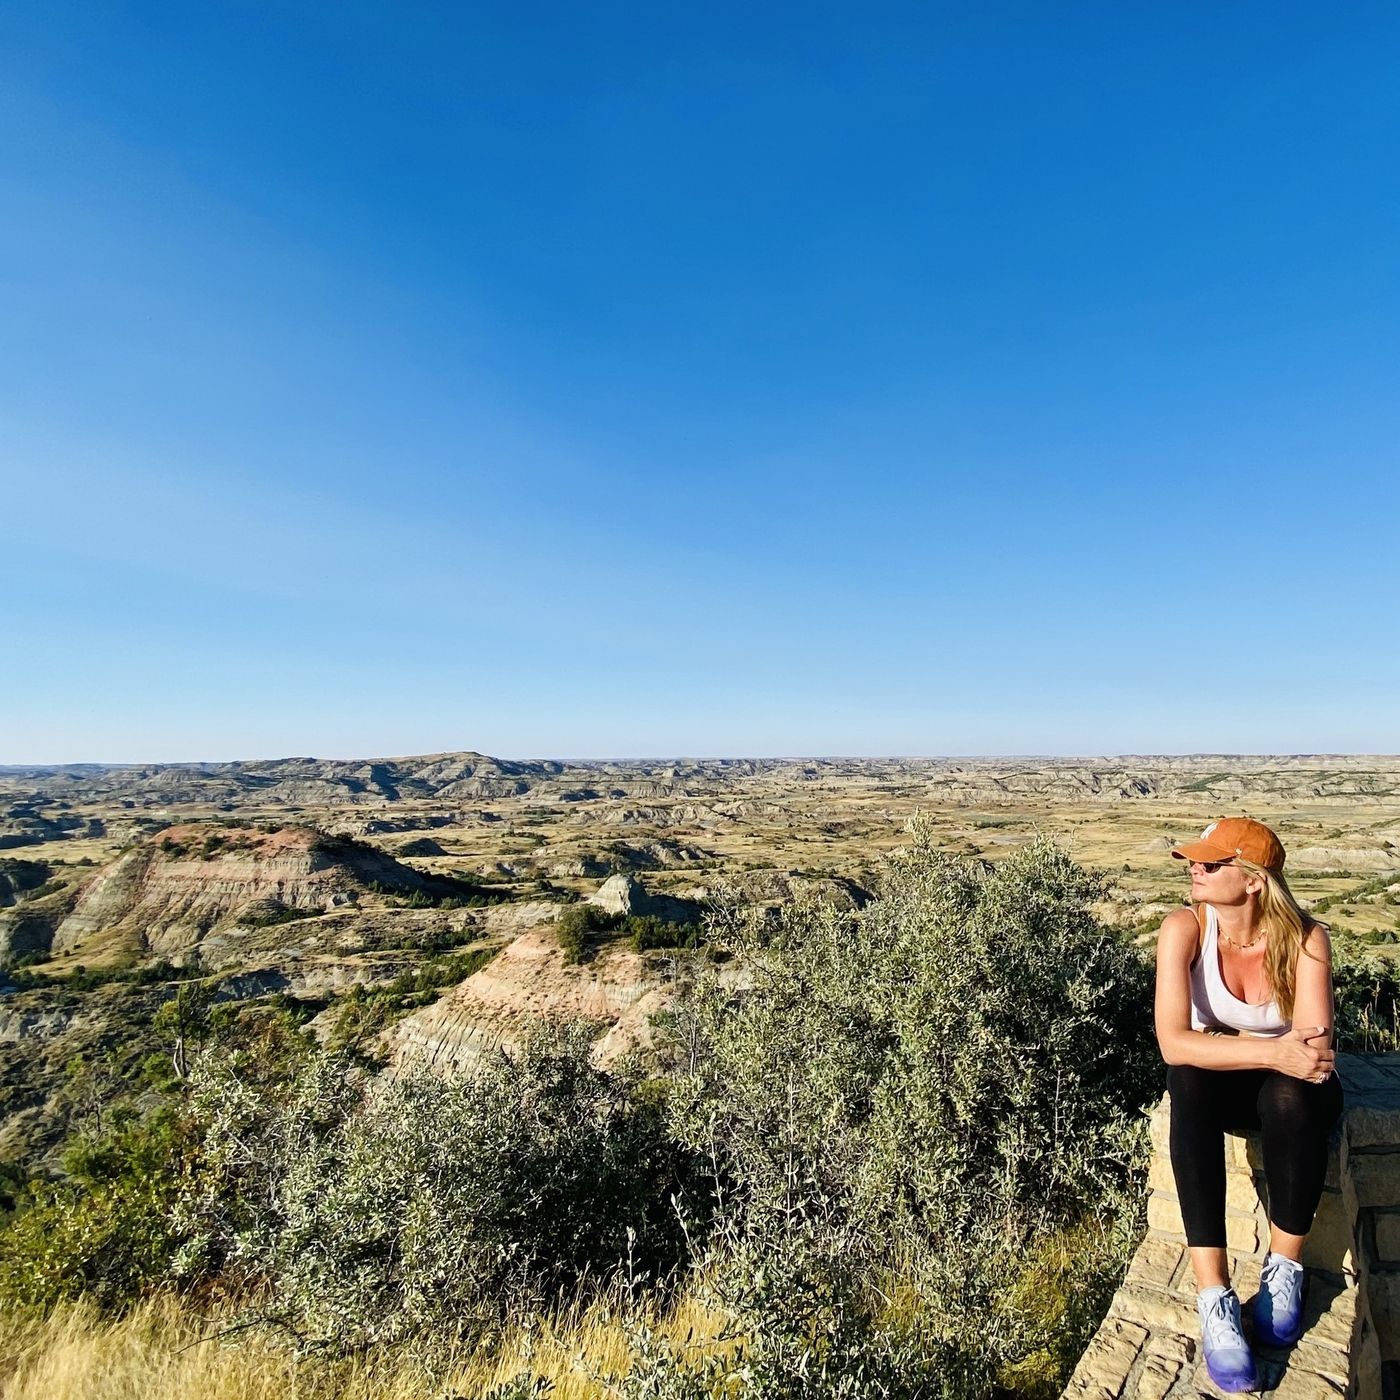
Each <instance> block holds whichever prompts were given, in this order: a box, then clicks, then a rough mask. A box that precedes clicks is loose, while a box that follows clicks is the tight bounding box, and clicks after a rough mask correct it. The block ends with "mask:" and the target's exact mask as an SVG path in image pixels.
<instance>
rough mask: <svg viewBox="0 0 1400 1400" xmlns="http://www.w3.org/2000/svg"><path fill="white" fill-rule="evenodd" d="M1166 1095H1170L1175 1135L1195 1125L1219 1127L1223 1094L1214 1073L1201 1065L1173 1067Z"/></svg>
mask: <svg viewBox="0 0 1400 1400" xmlns="http://www.w3.org/2000/svg"><path fill="white" fill-rule="evenodd" d="M1167 1093H1168V1094H1170V1095H1171V1101H1172V1131H1173V1134H1174V1135H1179V1134H1180V1133H1181V1132H1182V1131H1183V1129H1186V1128H1190V1127H1194V1126H1201V1127H1215V1126H1217V1123H1218V1120H1219V1116H1220V1094H1219V1084H1218V1082H1217V1081H1216V1078H1215V1077H1214V1072H1213V1071H1211V1070H1208V1069H1202V1068H1201V1067H1200V1066H1199V1065H1171V1066H1170V1067H1169V1068H1168V1070H1167Z"/></svg>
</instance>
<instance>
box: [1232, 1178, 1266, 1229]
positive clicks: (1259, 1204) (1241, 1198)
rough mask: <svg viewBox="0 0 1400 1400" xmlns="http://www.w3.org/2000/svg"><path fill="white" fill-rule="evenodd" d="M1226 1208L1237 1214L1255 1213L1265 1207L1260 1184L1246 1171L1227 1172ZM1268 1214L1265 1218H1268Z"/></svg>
mask: <svg viewBox="0 0 1400 1400" xmlns="http://www.w3.org/2000/svg"><path fill="white" fill-rule="evenodd" d="M1225 1209H1226V1211H1228V1212H1232V1213H1233V1214H1235V1215H1254V1214H1256V1213H1257V1212H1259V1211H1261V1210H1263V1209H1264V1202H1263V1200H1262V1198H1261V1194H1260V1186H1259V1184H1258V1183H1257V1182H1256V1181H1255V1180H1254V1177H1253V1176H1252V1175H1250V1174H1249V1173H1246V1172H1226V1174H1225ZM1267 1218H1268V1217H1267V1215H1266V1216H1265V1219H1267Z"/></svg>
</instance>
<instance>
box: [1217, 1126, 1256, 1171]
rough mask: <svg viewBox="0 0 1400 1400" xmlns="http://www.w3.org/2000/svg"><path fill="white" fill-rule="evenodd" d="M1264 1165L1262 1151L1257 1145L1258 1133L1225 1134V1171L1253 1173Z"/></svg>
mask: <svg viewBox="0 0 1400 1400" xmlns="http://www.w3.org/2000/svg"><path fill="white" fill-rule="evenodd" d="M1263 1165H1264V1153H1263V1149H1262V1148H1261V1147H1260V1145H1259V1134H1258V1133H1226V1134H1225V1169H1226V1171H1229V1170H1230V1168H1231V1167H1233V1168H1235V1169H1236V1170H1238V1171H1254V1170H1255V1169H1256V1168H1260V1169H1262V1167H1263Z"/></svg>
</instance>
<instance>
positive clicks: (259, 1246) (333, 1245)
mask: <svg viewBox="0 0 1400 1400" xmlns="http://www.w3.org/2000/svg"><path fill="white" fill-rule="evenodd" d="M589 1045H590V1035H589V1032H588V1030H587V1029H585V1028H569V1027H562V1028H561V1027H555V1028H550V1027H546V1028H542V1029H541V1030H540V1031H539V1032H538V1033H537V1034H535V1035H534V1036H532V1037H531V1038H530V1039H529V1040H528V1042H527V1043H526V1045H525V1046H524V1047H523V1048H522V1050H521V1051H520V1052H519V1053H516V1054H511V1055H497V1056H495V1057H493V1058H492V1059H490V1060H489V1061H487V1062H486V1064H485V1065H483V1067H482V1069H481V1071H480V1073H479V1074H478V1075H476V1076H475V1077H474V1078H472V1079H469V1080H444V1079H442V1078H441V1077H438V1076H435V1075H432V1074H421V1075H417V1076H410V1077H407V1078H401V1079H393V1080H389V1079H379V1080H368V1079H367V1078H366V1077H365V1076H364V1074H363V1073H362V1072H361V1071H360V1070H359V1069H358V1068H357V1067H356V1066H354V1065H353V1064H352V1063H351V1062H349V1061H347V1060H345V1059H343V1058H337V1057H322V1058H318V1059H316V1060H315V1061H314V1062H313V1063H312V1064H311V1065H310V1067H309V1068H308V1069H307V1071H306V1072H305V1073H303V1074H302V1075H300V1076H299V1077H298V1078H297V1080H296V1081H295V1083H294V1084H293V1086H292V1088H291V1090H290V1092H289V1093H287V1094H285V1095H284V1096H282V1097H281V1098H280V1099H279V1100H274V1101H270V1100H269V1098H268V1096H267V1095H266V1094H259V1093H256V1092H251V1091H250V1090H249V1089H248V1088H247V1087H246V1086H245V1085H244V1084H243V1083H241V1082H240V1080H239V1078H238V1076H237V1074H236V1073H235V1072H233V1071H231V1069H230V1068H229V1066H227V1065H226V1064H223V1063H220V1062H218V1061H210V1062H207V1063H205V1064H204V1065H202V1067H201V1068H200V1070H199V1073H198V1075H197V1079H196V1095H195V1103H196V1109H197V1112H198V1114H199V1116H200V1119H201V1121H202V1122H203V1124H204V1125H205V1131H206V1138H205V1144H204V1151H205V1156H206V1160H207V1168H206V1170H205V1171H204V1173H203V1174H202V1176H201V1177H200V1178H199V1180H198V1182H197V1191H196V1192H195V1193H194V1194H192V1195H191V1196H190V1198H189V1199H188V1201H187V1203H186V1205H185V1207H184V1216H183V1220H184V1224H185V1228H187V1229H188V1231H189V1236H190V1245H189V1247H188V1249H187V1250H186V1252H185V1256H184V1258H183V1260H182V1266H183V1268H184V1269H185V1270H186V1271H188V1272H193V1273H196V1274H198V1273H203V1272H205V1271H207V1270H209V1269H214V1268H222V1269H223V1270H224V1271H225V1273H226V1275H229V1276H231V1277H233V1278H242V1279H243V1280H245V1281H246V1282H248V1283H250V1284H252V1283H266V1284H267V1285H268V1286H269V1292H270V1296H271V1297H272V1298H273V1299H275V1303H276V1308H277V1310H278V1316H279V1317H280V1318H281V1319H282V1320H283V1321H285V1322H286V1323H287V1325H288V1326H290V1327H292V1328H293V1329H294V1330H295V1331H296V1333H297V1334H298V1336H300V1337H301V1338H302V1339H303V1340H304V1341H306V1342H307V1343H308V1344H310V1345H314V1346H326V1347H335V1348H345V1349H349V1348H354V1347H358V1346H361V1345H366V1344H370V1343H375V1342H383V1341H391V1340H395V1339H399V1338H403V1337H408V1336H418V1337H421V1338H423V1339H425V1341H428V1342H433V1343H442V1344H446V1343H449V1342H451V1341H452V1340H454V1339H456V1338H460V1337H462V1336H464V1335H467V1336H476V1335H479V1334H481V1333H483V1332H484V1331H487V1330H489V1329H491V1328H493V1327H495V1326H497V1325H499V1324H500V1323H501V1322H503V1321H504V1320H505V1319H506V1317H507V1316H509V1315H510V1314H511V1313H512V1312H514V1313H516V1314H519V1313H521V1312H528V1311H533V1310H536V1309H540V1308H543V1307H545V1306H547V1304H548V1302H549V1300H550V1299H552V1298H555V1297H557V1296H558V1294H559V1293H560V1291H561V1290H563V1291H564V1292H565V1293H566V1294H567V1295H570V1296H572V1295H573V1294H574V1293H575V1292H576V1291H577V1290H579V1289H583V1288H586V1287H590V1286H594V1285H598V1286H601V1285H605V1284H606V1283H607V1281H608V1280H609V1279H610V1278H611V1277H612V1276H613V1275H614V1274H616V1273H617V1272H618V1271H619V1270H622V1269H625V1268H630V1269H631V1270H632V1271H633V1272H634V1274H635V1273H636V1272H637V1271H640V1272H641V1273H642V1274H643V1275H650V1276H651V1277H652V1278H657V1277H661V1276H664V1275H666V1274H668V1273H669V1272H670V1270H672V1269H673V1268H674V1267H675V1265H676V1263H677V1262H678V1261H679V1260H680V1259H681V1258H682V1256H683V1250H684V1236H683V1234H682V1232H681V1230H680V1228H679V1225H678V1221H677V1217H676V1214H675V1211H674V1210H673V1208H672V1205H671V1203H670V1202H671V1198H672V1196H674V1195H677V1194H678V1193H679V1194H681V1195H684V1194H685V1193H686V1190H687V1187H686V1182H687V1161H688V1159H687V1157H686V1155H685V1154H683V1153H681V1152H678V1151H677V1149H675V1148H674V1147H673V1146H671V1145H670V1144H669V1143H668V1141H667V1139H666V1135H665V1130H664V1124H663V1121H662V1118H661V1115H660V1113H659V1112H658V1111H657V1109H656V1107H655V1105H654V1103H653V1102H651V1101H649V1100H647V1099H646V1098H643V1097H638V1096H635V1095H634V1094H632V1093H631V1085H630V1083H629V1082H628V1081H627V1080H625V1079H622V1078H618V1077H615V1076H612V1075H609V1074H605V1073H603V1072H602V1071H599V1070H597V1069H595V1068H593V1067H592V1065H591V1064H590V1063H589V1058H588V1051H589Z"/></svg>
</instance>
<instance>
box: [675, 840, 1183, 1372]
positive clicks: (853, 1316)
mask: <svg viewBox="0 0 1400 1400" xmlns="http://www.w3.org/2000/svg"><path fill="white" fill-rule="evenodd" d="M909 836H910V840H909V844H908V846H907V847H906V848H905V849H904V850H903V851H902V852H899V853H896V855H895V856H893V857H892V858H891V860H890V863H889V866H888V868H887V870H886V872H885V874H884V876H883V878H882V881H881V885H882V889H883V896H884V897H883V899H882V900H881V901H880V902H879V903H878V904H875V905H872V906H871V907H870V908H869V909H868V910H867V911H866V912H865V914H864V915H863V916H861V917H859V918H854V917H851V916H849V915H844V914H841V913H838V912H836V911H833V910H831V909H829V908H828V909H822V908H819V907H818V908H810V909H799V910H796V911H790V912H789V913H788V914H787V915H786V917H785V919H784V922H783V924H782V925H781V926H780V927H779V929H778V930H777V932H776V933H771V932H768V931H765V930H762V929H760V928H757V927H754V928H753V929H752V931H751V933H752V936H750V937H748V938H747V940H746V941H745V944H744V952H745V955H746V959H747V962H748V965H749V968H750V971H751V975H752V977H753V984H752V986H751V987H749V988H748V990H746V991H745V992H744V993H743V994H742V995H736V994H734V993H733V992H731V991H728V990H726V989H725V988H724V986H722V985H721V984H720V983H719V982H718V981H714V980H711V981H705V982H702V983H701V984H700V986H699V988H698V989H697V991H696V993H695V994H694V995H693V996H692V997H691V998H690V999H689V1000H688V1001H686V1002H685V1003H683V1005H682V1006H681V1008H680V1010H679V1012H678V1015H677V1018H676V1035H677V1040H678V1044H679V1046H680V1048H681V1049H682V1050H683V1052H684V1055H685V1062H686V1064H687V1066H688V1069H687V1072H686V1073H684V1074H683V1075H681V1077H680V1079H679V1081H678V1084H677V1087H676V1091H675V1093H674V1095H673V1097H672V1101H671V1102H672V1123H673V1130H674V1131H675V1133H676V1134H677V1136H678V1137H679V1138H680V1139H681V1140H682V1141H683V1142H685V1143H686V1144H688V1145H689V1146H690V1147H691V1148H692V1149H693V1150H696V1151H697V1152H703V1153H705V1154H706V1155H707V1156H709V1157H711V1158H712V1160H713V1161H714V1162H715V1163H716V1176H717V1186H718V1187H719V1192H720V1195H721V1198H722V1199H723V1200H724V1201H725V1203H726V1205H725V1209H724V1211H723V1213H722V1216H721V1219H720V1224H719V1228H718V1232H717V1235H716V1241H717V1244H716V1249H715V1253H714V1254H713V1256H712V1258H711V1260H710V1262H709V1264H708V1266H707V1268H706V1270H705V1273H706V1276H707V1277H708V1278H710V1279H711V1280H713V1286H714V1288H715V1289H716V1293H717V1300H718V1302H719V1303H720V1305H721V1306H722V1307H724V1308H725V1309H726V1310H727V1311H729V1312H730V1313H731V1314H733V1315H734V1316H735V1317H736V1319H737V1321H736V1327H737V1328H738V1330H740V1331H742V1332H744V1333H745V1334H746V1335H747V1336H748V1338H749V1339H750V1340H749V1345H748V1356H747V1358H746V1359H747V1362H748V1363H749V1364H751V1365H754V1366H759V1367H760V1368H766V1369H765V1370H764V1374H765V1376H766V1377H767V1379H766V1381H765V1385H766V1386H770V1387H771V1389H762V1388H761V1389H760V1392H759V1393H764V1394H769V1393H771V1394H779V1393H786V1392H785V1391H784V1387H798V1386H799V1385H800V1377H801V1376H803V1375H812V1374H818V1373H819V1374H821V1375H822V1377H823V1381H822V1384H821V1387H820V1388H819V1389H815V1390H813V1391H812V1392H810V1393H814V1394H817V1393H819V1394H822V1395H847V1394H849V1395H857V1394H913V1393H917V1394H929V1395H937V1394H946V1395H949V1396H953V1395H959V1396H961V1395H967V1394H985V1393H989V1392H990V1391H992V1390H993V1389H994V1388H995V1387H996V1385H997V1384H998V1377H1001V1376H1004V1375H1010V1374H1014V1373H1015V1372H1016V1368H1017V1367H1019V1366H1022V1365H1024V1364H1026V1363H1027V1362H1028V1360H1030V1359H1032V1358H1037V1357H1041V1358H1043V1357H1045V1356H1049V1357H1050V1358H1051V1360H1050V1362H1049V1363H1047V1364H1048V1365H1049V1369H1050V1372H1051V1373H1052V1380H1053V1381H1054V1382H1056V1383H1059V1384H1063V1381H1064V1379H1065V1377H1066V1374H1067V1368H1068V1366H1069V1365H1070V1364H1071V1363H1072V1358H1073V1356H1074V1355H1075V1354H1077V1350H1078V1348H1080V1347H1082V1345H1083V1343H1084V1341H1086V1340H1087V1336H1088V1334H1089V1332H1090V1331H1092V1328H1093V1326H1094V1325H1095V1324H1096V1322H1097V1319H1098V1316H1100V1315H1101V1312H1102V1308H1103V1307H1104V1306H1106V1304H1107V1299H1108V1295H1109V1293H1110V1292H1111V1290H1112V1287H1113V1285H1114V1283H1115V1281H1116V1278H1117V1277H1118V1275H1119V1273H1120V1272H1121V1268H1122V1267H1123V1265H1124V1264H1125V1263H1126V1259H1127V1257H1128V1254H1129V1252H1130V1250H1131V1246H1132V1243H1133V1232H1134V1227H1135V1225H1136V1223H1137V1218H1138V1212H1139V1209H1140V1204H1139V1203H1140V1196H1141V1191H1140V1181H1141V1172H1142V1170H1143V1168H1144V1167H1145V1159H1146V1138H1145V1131H1144V1130H1145V1119H1144V1117H1143V1114H1142V1109H1143V1107H1144V1106H1145V1105H1147V1104H1148V1103H1150V1102H1151V1101H1152V1100H1154V1099H1155V1098H1156V1097H1157V1096H1158V1094H1159V1093H1160V1092H1161V1085H1162V1081H1163V1070H1162V1066H1161V1063H1160V1060H1159V1058H1158V1055H1157V1050H1156V1045H1155V1042H1154V1040H1153V1037H1152V1030H1151V971H1150V968H1149V967H1148V966H1147V965H1146V963H1145V962H1144V960H1143V959H1142V958H1141V956H1140V955H1139V954H1138V953H1137V951H1136V950H1135V949H1134V948H1132V947H1131V946H1130V945H1128V944H1127V943H1126V942H1125V941H1123V940H1121V939H1120V938H1118V937H1116V936H1114V935H1113V934H1111V933H1110V932H1108V931H1107V930H1105V929H1103V928H1102V927H1100V926H1099V925H1098V924H1097V922H1096V921H1095V919H1094V918H1093V916H1092V915H1091V914H1090V912H1089V904H1090V903H1091V901H1093V900H1094V899H1096V898H1097V897H1099V896H1100V894H1101V891H1102V886H1101V883H1100V881H1099V880H1098V879H1097V878H1096V877H1093V876H1091V875H1089V874H1088V873H1086V872H1085V871H1083V870H1081V869H1079V868H1078V867H1077V866H1075V865H1074V864H1073V862H1071V861H1070V859H1069V858H1068V856H1066V855H1065V854H1064V852H1063V851H1061V850H1059V849H1058V848H1057V847H1055V846H1054V845H1052V844H1051V843H1049V842H1048V841H1045V840H1043V839H1038V840H1035V841H1033V842H1030V843H1027V845H1025V846H1023V847H1021V848H1019V849H1018V850H1017V851H1015V852H1013V853H1012V854H1011V855H1009V856H1008V857H1007V858H1006V859H1005V860H1004V861H1002V862H1001V863H1000V864H998V865H996V866H995V867H992V866H987V865H985V864H983V863H981V862H977V861H961V860H955V859H952V858H950V857H948V856H945V855H943V854H941V853H940V852H939V851H938V850H937V849H936V848H935V846H934V832H933V830H932V828H931V827H930V826H929V825H928V824H927V823H926V822H924V821H919V820H916V821H915V822H914V823H912V824H911V827H910V831H909ZM740 932H741V933H742V932H743V925H742V921H741V923H740ZM1085 1222H1090V1223H1091V1224H1093V1231H1092V1232H1091V1233H1092V1237H1093V1238H1094V1239H1095V1240H1097V1241H1098V1242H1099V1243H1098V1244H1097V1245H1096V1247H1095V1250H1094V1252H1093V1253H1092V1254H1091V1255H1090V1256H1089V1257H1086V1258H1083V1259H1081V1260H1080V1261H1079V1267H1080V1273H1081V1278H1080V1284H1081V1289H1082V1291H1083V1292H1084V1293H1085V1294H1087V1296H1088V1299H1089V1302H1088V1305H1087V1307H1085V1308H1084V1309H1083V1310H1082V1311H1080V1312H1078V1313H1077V1314H1076V1315H1075V1316H1074V1317H1072V1318H1068V1319H1067V1318H1066V1316H1064V1315H1063V1314H1060V1315H1057V1316H1056V1317H1054V1318H1052V1319H1048V1320H1047V1319H1046V1318H1045V1317H1044V1316H1042V1315H1040V1313H1039V1312H1037V1311H1036V1309H1035V1308H1033V1307H1031V1306H1030V1305H1029V1304H1027V1305H1026V1306H1024V1307H1020V1308H1019V1309H1018V1308H1017V1307H1015V1306H1013V1305H1012V1304H1009V1303H1008V1298H1011V1297H1015V1296H1016V1295H1015V1294H1014V1292H1013V1290H1012V1285H1013V1284H1014V1283H1015V1281H1016V1280H1017V1278H1018V1277H1019V1276H1021V1275H1022V1274H1023V1273H1024V1271H1025V1269H1026V1267H1027V1260H1028V1259H1031V1258H1032V1257H1034V1255H1035V1252H1036V1251H1037V1249H1040V1248H1043V1247H1044V1245H1045V1243H1046V1241H1048V1240H1051V1239H1054V1238H1056V1237H1058V1236H1062V1235H1063V1234H1064V1233H1065V1232H1066V1231H1073V1230H1077V1229H1081V1228H1083V1227H1084V1225H1085ZM896 1296H897V1297H899V1298H901V1299H902V1302H901V1304H900V1306H899V1307H898V1308H897V1309H891V1307H890V1306H889V1304H888V1301H887V1300H888V1299H889V1298H891V1297H896Z"/></svg>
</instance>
